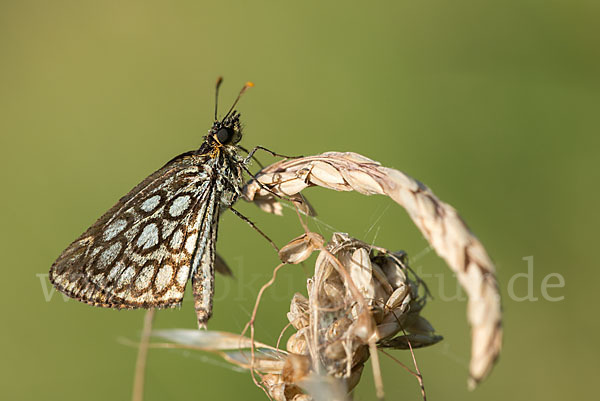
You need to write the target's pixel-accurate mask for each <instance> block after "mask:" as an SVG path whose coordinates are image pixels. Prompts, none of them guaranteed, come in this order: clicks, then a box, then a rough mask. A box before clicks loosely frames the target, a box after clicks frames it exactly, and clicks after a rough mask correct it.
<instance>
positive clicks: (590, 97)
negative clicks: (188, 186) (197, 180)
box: [0, 0, 600, 401]
mask: <svg viewBox="0 0 600 401" xmlns="http://www.w3.org/2000/svg"><path fill="white" fill-rule="evenodd" d="M599 4H600V3H598V2H597V1H583V0H582V1H574V0H571V1H566V0H565V1H534V0H504V1H481V0H479V1H478V0H455V1H451V2H450V1H440V0H432V1H371V2H359V1H353V2H327V1H303V2H283V1H260V0H257V1H251V2H250V1H248V2H242V1H214V2H201V1H173V2H166V1H82V0H72V1H61V0H54V1H51V2H50V1H24V0H23V1H2V2H0V50H1V54H2V62H1V63H0V88H1V92H0V129H1V131H2V135H1V137H0V141H1V151H2V156H1V163H2V168H1V169H0V174H2V188H3V189H2V198H1V201H0V202H2V204H1V207H0V210H1V212H0V213H2V216H1V217H2V230H1V236H2V237H1V241H0V246H1V251H2V256H3V262H2V276H1V279H0V286H1V290H0V296H1V297H2V304H3V305H4V312H3V318H2V329H1V334H0V335H1V337H0V338H1V343H2V348H3V350H2V357H1V358H0V360H1V362H0V369H1V370H0V388H1V390H0V399H6V400H39V399H46V400H62V401H66V400H79V399H86V400H105V399H114V400H127V399H129V397H130V391H131V386H132V378H133V368H134V362H135V355H136V350H135V349H133V348H130V347H127V346H124V345H122V344H121V343H120V341H119V339H120V338H128V339H131V340H136V338H137V337H138V335H139V333H140V328H141V324H142V319H143V312H142V311H122V312H117V311H113V310H103V309H96V308H92V307H89V306H87V305H83V304H79V303H77V302H75V301H68V302H64V301H63V299H62V297H61V296H60V294H56V293H54V294H52V296H51V297H50V301H48V302H47V301H46V296H45V293H44V291H49V290H50V289H49V284H48V282H47V279H46V276H45V274H46V273H47V271H48V269H49V267H50V265H51V264H52V262H53V261H54V259H55V258H56V257H57V256H58V255H59V253H60V252H61V251H62V250H63V249H64V248H65V247H66V246H67V245H68V244H69V243H70V242H71V241H72V240H73V239H75V238H76V237H77V236H78V235H79V234H80V233H81V232H82V231H83V230H85V229H86V228H87V227H88V226H89V225H90V224H91V223H92V222H93V221H94V220H95V219H96V218H97V217H99V216H100V215H101V214H102V213H103V212H104V211H105V210H107V209H108V208H109V207H110V206H111V205H112V204H113V203H114V202H115V201H116V200H117V199H118V198H119V197H120V196H121V195H123V194H125V193H126V192H127V191H128V190H129V189H130V188H132V187H133V186H134V185H135V184H136V183H137V182H139V181H140V180H142V179H143V178H144V177H145V176H147V175H148V174H150V173H151V172H152V171H154V170H155V169H156V168H158V167H160V166H161V165H162V164H163V163H164V162H166V161H167V160H169V159H171V158H172V157H173V156H174V155H176V154H179V153H181V152H184V151H187V150H190V149H194V148H196V147H198V146H199V144H200V142H201V137H202V135H204V134H205V132H206V130H207V129H208V128H209V126H210V124H211V122H212V111H213V86H214V82H215V79H216V77H217V76H219V75H223V76H224V77H225V82H224V85H223V88H222V89H223V90H222V97H221V100H222V104H221V107H222V109H224V108H225V107H226V106H227V105H229V103H230V101H232V100H233V97H234V96H235V94H236V93H237V91H238V90H239V89H240V87H241V86H242V85H243V83H244V82H246V81H249V80H251V81H253V82H254V83H255V84H256V87H255V88H253V89H252V90H251V91H249V92H248V94H247V95H246V96H245V98H244V99H243V100H242V102H241V105H240V107H239V109H240V111H241V112H242V116H243V120H244V122H245V126H246V128H245V137H244V139H243V142H242V144H243V145H245V146H246V147H252V146H254V145H264V146H268V147H269V148H271V149H273V150H276V151H278V152H280V153H287V154H305V155H307V154H315V153H320V152H323V151H327V150H339V151H357V152H360V153H362V154H364V155H366V156H368V157H371V158H373V159H375V160H378V161H380V162H382V163H383V164H384V165H386V166H390V167H395V168H398V169H400V170H403V171H405V172H407V173H408V174H410V175H412V176H414V177H416V178H418V179H419V180H421V181H423V182H424V183H426V184H427V185H428V186H430V187H431V188H432V189H433V190H434V191H435V193H436V194H437V195H438V196H439V197H440V198H441V199H443V200H445V201H446V202H448V203H450V204H452V205H453V206H455V207H456V208H457V209H458V210H459V211H460V212H461V214H462V216H463V217H464V218H465V220H466V221H467V222H468V223H469V224H470V226H471V228H472V229H473V230H474V231H475V233H476V234H477V235H478V236H479V237H480V239H481V240H482V242H483V243H484V245H485V246H486V247H487V249H488V251H489V252H490V254H491V256H492V257H493V259H494V260H495V262H496V264H497V269H498V277H499V281H500V284H501V288H502V292H503V296H504V299H503V304H504V312H505V342H504V351H503V353H502V356H501V359H500V361H499V364H498V365H497V366H496V369H495V370H494V372H493V373H492V375H491V377H490V378H489V379H488V380H487V381H486V382H484V383H483V385H482V386H481V387H480V388H479V389H478V390H476V391H475V392H473V393H469V392H468V391H467V389H466V379H467V364H468V358H469V343H470V341H469V328H468V326H467V323H466V317H465V308H466V303H465V302H464V301H462V300H460V299H457V300H448V299H447V298H448V297H450V298H451V295H452V294H456V290H455V284H454V281H453V278H452V275H451V274H450V273H449V270H448V269H447V268H446V266H445V264H444V262H443V261H442V260H441V259H439V258H438V257H437V256H436V255H435V254H434V253H433V252H428V251H427V243H426V242H425V240H424V239H423V237H422V236H421V235H420V233H419V232H418V231H417V229H416V228H415V227H414V225H413V224H412V223H411V222H410V220H409V219H408V218H407V216H406V214H405V212H404V211H403V210H402V209H401V208H399V207H398V206H397V205H395V204H393V202H392V201H390V200H389V199H386V198H383V197H364V196H361V195H358V194H354V193H334V192H331V191H326V190H322V189H311V190H309V191H307V196H309V198H310V199H311V201H312V203H313V204H314V206H315V207H316V209H317V210H318V212H319V218H320V220H321V221H323V222H325V223H327V224H328V225H330V226H331V227H334V228H335V229H336V230H340V231H346V232H349V233H350V234H352V235H354V236H356V237H358V238H362V239H364V240H366V241H375V242H376V243H377V244H378V245H380V246H384V247H387V248H390V249H399V248H402V249H405V250H406V251H408V252H409V255H412V256H413V266H414V267H415V268H417V269H420V270H419V271H421V272H422V273H423V274H429V275H432V276H431V277H429V278H426V280H427V281H428V282H429V283H430V286H431V287H432V290H433V293H434V294H436V295H437V297H436V299H435V300H434V301H432V302H430V303H429V304H428V306H427V308H426V310H425V311H424V315H425V316H426V317H427V318H429V319H430V321H431V322H432V324H433V325H434V326H435V327H436V329H437V330H438V332H439V333H440V334H442V335H444V337H445V340H444V341H443V342H442V343H440V344H439V345H437V346H434V347H431V348H428V349H423V350H419V351H418V352H417V357H418V361H419V363H420V368H421V370H422V372H423V373H424V375H425V385H426V388H427V391H428V395H429V399H431V400H442V399H443V400H454V399H456V400H474V399H486V400H506V399H528V400H559V399H576V398H584V397H585V398H587V397H586V396H590V395H591V394H592V388H593V389H594V390H595V386H594V384H595V381H596V380H597V376H598V373H600V372H599V368H598V362H597V357H598V356H600V352H599V348H598V345H597V337H598V334H597V332H598V330H599V328H600V327H599V324H598V317H597V316H598V312H597V307H598V302H597V301H593V299H594V298H593V295H592V294H593V292H594V291H595V288H596V284H597V283H598V279H600V273H599V269H598V262H597V259H596V257H595V255H593V253H594V251H593V250H594V249H596V248H597V240H598V234H597V233H598V226H599V225H598V223H600V222H599V213H598V211H597V205H598V200H599V197H598V195H599V190H598V181H599V178H600V177H599V174H598V173H599V171H600V169H599V167H598V162H597V159H598V151H599V149H600V141H599V139H598V128H600V117H599V116H600V109H599V102H600V91H599V89H600V85H599V83H600V80H599V69H600V40H599V39H600V32H599V31H600V29H599V25H598V21H599V18H600V6H599ZM261 158H262V160H263V161H264V162H270V161H272V160H273V159H272V158H270V157H267V156H264V155H263V156H262V157H261ZM238 208H239V209H240V210H241V211H242V212H243V213H245V214H247V215H248V216H249V217H251V218H252V219H253V220H254V221H256V222H257V224H259V226H260V227H261V228H263V229H264V231H266V232H267V233H268V234H269V235H270V236H272V237H273V238H274V239H276V241H277V242H278V243H279V244H280V245H282V244H283V243H285V242H286V241H287V240H289V239H291V238H293V237H294V236H296V235H298V234H299V233H300V231H301V229H300V227H299V225H298V222H297V220H296V218H295V216H294V214H293V213H292V212H291V211H290V210H286V216H284V217H276V216H271V215H266V214H264V213H262V212H260V211H259V210H258V209H257V208H255V207H254V206H253V205H249V204H242V202H241V203H240V204H239V206H238ZM311 226H312V227H314V229H315V230H321V231H322V232H323V233H324V235H325V236H326V237H329V236H330V234H331V231H330V229H328V228H327V226H325V225H324V224H322V223H319V224H317V223H315V222H312V223H311ZM218 249H219V252H220V253H221V254H222V255H224V257H225V258H226V260H227V261H228V262H229V264H230V266H231V267H232V269H233V270H234V271H235V273H236V275H237V279H235V280H230V279H225V278H223V277H219V278H217V294H216V299H215V316H214V318H213V319H212V320H211V321H210V325H209V328H210V329H214V330H228V331H232V332H240V331H241V329H242V327H243V326H244V324H245V322H246V321H247V320H248V316H249V313H250V310H251V308H252V305H253V301H254V297H255V295H256V293H257V291H258V288H259V287H260V286H261V285H262V284H263V283H264V282H266V281H267V280H268V278H269V277H270V275H271V271H272V268H273V267H274V266H275V265H276V264H277V258H276V256H275V255H274V252H273V251H272V250H271V248H270V247H269V245H268V244H267V242H266V241H264V240H263V239H262V238H261V237H260V236H258V235H257V234H256V233H254V232H253V231H252V230H251V229H250V228H249V227H247V226H246V225H245V224H244V223H243V222H241V221H240V220H238V219H236V218H234V217H233V216H232V215H230V214H229V213H227V214H226V215H225V216H224V217H223V218H222V222H221V228H220V237H219V244H218ZM417 255H418V256H417ZM529 256H533V257H534V270H533V277H532V280H531V285H532V288H533V296H535V297H537V298H538V300H537V301H523V302H518V301H516V300H515V299H511V297H510V296H509V293H508V291H507V289H508V283H509V281H510V279H511V277H513V276H514V275H515V274H517V273H520V272H526V271H527V262H526V261H525V260H523V258H525V257H529ZM310 268H311V265H310V264H309V265H307V267H306V268H305V270H303V268H302V267H300V266H290V267H286V268H285V269H284V270H283V271H282V274H281V275H280V278H279V280H278V282H277V284H276V286H275V287H274V288H272V289H270V290H269V291H268V292H267V293H266V295H265V302H264V304H263V308H262V309H261V314H260V315H259V322H258V324H257V337H258V339H259V340H262V341H266V342H270V343H273V342H274V341H275V339H276V337H277V335H278V334H279V331H280V329H281V328H282V327H283V326H284V325H285V324H286V322H287V320H286V318H285V312H286V311H287V310H288V306H289V299H290V297H291V295H292V294H293V292H295V291H305V275H306V272H307V271H308V270H310ZM550 273H560V274H561V275H562V276H563V277H564V280H565V284H566V285H565V287H564V288H551V289H549V294H550V296H553V297H564V299H563V300H562V301H559V302H550V301H548V300H546V299H544V298H543V297H542V293H541V289H540V286H541V284H542V281H543V279H544V277H545V276H546V275H547V274H550ZM555 282H556V280H555V279H553V280H551V283H555ZM514 291H515V293H516V294H517V295H519V296H521V297H522V296H525V295H526V294H527V291H528V284H527V282H526V280H525V279H523V278H521V279H517V280H516V281H515V288H514ZM189 298H190V297H187V302H185V303H184V306H183V308H182V309H181V310H169V311H161V312H159V313H158V315H157V318H156V327H158V328H179V327H187V328H193V327H194V326H195V317H194V312H193V308H192V305H191V304H190V299H189ZM396 355H397V356H398V357H399V358H400V359H401V360H403V361H404V362H405V363H406V364H409V365H410V363H411V362H410V356H409V354H407V353H402V352H400V351H397V354H396ZM382 363H383V376H384V377H383V378H384V383H385V389H386V392H387V398H388V399H390V400H391V399H419V398H420V395H419V388H418V385H417V383H416V381H415V379H414V378H413V377H412V376H410V375H409V374H408V373H406V372H405V371H404V370H403V369H402V368H401V367H399V366H398V365H396V364H394V363H392V362H391V361H390V360H388V359H387V358H384V359H382ZM355 397H356V399H357V400H372V399H374V398H375V396H374V390H373V384H372V375H371V373H370V370H365V373H364V375H363V380H362V382H361V384H360V386H359V388H358V389H357V391H356V394H355ZM165 399H177V400H179V399H188V400H194V399H224V400H234V399H256V400H261V399H266V398H265V396H264V394H263V393H262V392H261V391H260V390H259V389H257V388H255V387H254V385H253V383H252V381H251V379H250V377H249V375H248V374H247V373H239V372H235V371H233V370H232V369H230V368H229V367H228V366H226V365H224V364H223V363H221V362H220V361H218V360H217V359H214V358H213V357H210V356H207V355H203V354H196V353H189V352H182V351H174V350H151V352H150V355H149V361H148V374H147V397H146V400H165Z"/></svg>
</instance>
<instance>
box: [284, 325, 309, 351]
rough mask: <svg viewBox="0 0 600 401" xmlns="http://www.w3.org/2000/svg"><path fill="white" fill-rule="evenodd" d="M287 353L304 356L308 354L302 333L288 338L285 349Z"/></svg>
mask: <svg viewBox="0 0 600 401" xmlns="http://www.w3.org/2000/svg"><path fill="white" fill-rule="evenodd" d="M285 348H286V349H287V350H288V351H289V352H293V353H294V354H299V355H305V354H307V353H308V348H307V344H306V338H305V337H304V332H301V331H299V332H297V333H294V334H292V335H291V336H290V338H288V341H287V344H286V347H285Z"/></svg>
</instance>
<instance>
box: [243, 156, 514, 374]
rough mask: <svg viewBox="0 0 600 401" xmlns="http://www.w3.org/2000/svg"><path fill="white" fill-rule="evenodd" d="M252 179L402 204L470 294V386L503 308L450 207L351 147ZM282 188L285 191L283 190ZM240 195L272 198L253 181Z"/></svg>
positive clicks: (486, 359) (492, 349) (478, 252)
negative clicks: (381, 197)
mask: <svg viewBox="0 0 600 401" xmlns="http://www.w3.org/2000/svg"><path fill="white" fill-rule="evenodd" d="M313 171H314V174H313ZM257 179H258V180H259V181H261V182H262V183H264V184H266V185H268V186H269V187H270V188H272V189H273V191H274V192H275V193H277V194H279V195H290V196H293V195H295V194H296V193H297V192H299V191H301V190H302V189H304V188H306V187H308V186H315V185H317V186H321V187H324V188H329V189H334V190H337V191H357V192H360V193H363V194H384V195H387V196H389V197H390V198H392V199H393V200H394V201H396V202H397V203H398V204H400V205H401V206H403V207H404V208H405V209H406V211H407V212H408V214H409V216H410V217H411V219H412V220H413V222H414V223H415V224H416V225H417V227H418V228H419V229H420V230H421V232H422V233H423V235H424V237H425V238H426V239H427V241H429V243H430V244H431V245H432V247H433V248H434V250H435V251H436V252H437V254H438V255H440V256H441V257H442V258H443V259H444V260H446V262H447V263H448V266H449V267H450V268H451V269H452V270H453V271H454V273H456V275H457V279H458V280H459V282H460V283H461V285H462V286H463V288H464V289H465V291H466V293H467V294H468V296H469V303H468V307H467V316H468V319H469V323H470V324H471V327H472V329H471V339H472V346H471V363H470V368H469V370H470V378H471V380H470V385H474V384H476V383H477V382H479V381H480V380H482V379H483V378H485V377H486V376H487V374H488V373H489V371H490V370H491V368H492V366H493V364H494V362H495V361H496V359H497V357H498V354H499V352H500V349H501V345H502V322H501V316H502V313H501V305H500V295H499V291H498V284H497V281H496V277H495V268H494V265H493V263H492V261H491V259H490V258H489V256H488V255H487V252H486V251H485V249H484V247H483V245H482V244H481V243H480V242H479V240H478V239H477V238H476V237H475V236H474V235H473V233H472V232H471V231H470V230H469V228H468V227H467V226H466V224H465V223H464V221H463V220H462V219H461V217H460V216H459V215H458V213H457V212H456V210H455V209H454V208H453V207H452V206H450V205H448V204H446V203H444V202H442V201H440V200H439V199H438V198H437V197H436V196H435V195H434V194H433V192H432V191H431V190H430V189H429V188H427V187H426V186H425V185H423V184H422V183H420V182H419V181H417V180H415V179H413V178H411V177H409V176H407V175H406V174H404V173H402V172H400V171H398V170H394V169H391V168H387V167H383V166H381V164H379V163H378V162H375V161H373V160H370V159H368V158H366V157H364V156H361V155H359V154H356V153H351V152H348V153H340V152H327V153H323V154H321V155H316V156H309V157H303V158H298V159H292V160H285V161H281V162H278V163H275V164H272V165H271V166H268V167H266V168H265V169H263V170H261V172H259V174H257ZM282 188H283V189H285V190H286V191H287V192H285V193H284V192H282V191H281V189H282ZM294 191H297V192H294ZM244 194H245V198H246V199H248V200H254V201H257V200H258V201H260V200H261V198H262V199H264V198H265V197H272V195H271V194H269V193H268V192H267V191H264V190H263V189H262V188H260V186H259V185H258V184H257V183H256V181H251V182H249V183H248V185H246V187H245V188H244ZM271 201H272V202H276V201H275V199H271Z"/></svg>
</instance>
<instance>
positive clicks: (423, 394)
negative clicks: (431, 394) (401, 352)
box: [380, 341, 427, 401]
mask: <svg viewBox="0 0 600 401" xmlns="http://www.w3.org/2000/svg"><path fill="white" fill-rule="evenodd" d="M408 343H409V344H410V341H409V342H408ZM380 351H381V352H382V353H383V354H384V355H387V356H388V357H389V358H391V359H392V360H393V361H394V362H396V363H397V364H398V365H400V366H402V367H403V368H404V369H406V371H407V372H409V373H410V374H411V375H413V376H414V377H416V378H417V380H418V381H419V386H420V387H421V395H422V396H423V401H427V395H426V394H425V385H424V384H423V376H422V375H421V373H420V372H418V373H417V372H413V371H412V370H410V368H409V367H408V366H406V365H405V364H403V363H402V362H400V361H399V360H398V359H397V358H396V357H394V356H393V355H392V354H390V353H388V352H386V351H385V350H383V349H380ZM411 352H412V347H411ZM413 362H414V354H413ZM415 367H416V362H415Z"/></svg>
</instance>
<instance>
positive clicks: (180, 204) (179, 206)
mask: <svg viewBox="0 0 600 401" xmlns="http://www.w3.org/2000/svg"><path fill="white" fill-rule="evenodd" d="M190 199H191V198H190V196H189V195H182V196H179V197H177V198H176V199H175V200H174V201H173V203H172V204H171V207H170V208H169V214H170V215H171V216H173V217H178V216H181V214H182V213H183V212H185V210H186V209H187V208H188V206H189V205H190Z"/></svg>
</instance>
